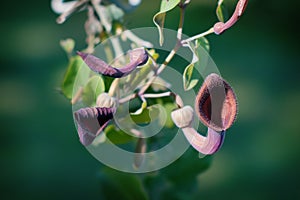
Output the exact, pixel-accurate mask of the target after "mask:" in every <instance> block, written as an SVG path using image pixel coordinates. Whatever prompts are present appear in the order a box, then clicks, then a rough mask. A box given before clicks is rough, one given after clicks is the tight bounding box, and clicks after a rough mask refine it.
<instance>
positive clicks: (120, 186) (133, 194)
mask: <svg viewBox="0 0 300 200" xmlns="http://www.w3.org/2000/svg"><path fill="white" fill-rule="evenodd" d="M99 181H100V186H101V193H102V194H103V195H104V196H105V199H122V200H147V199H149V198H148V196H147V193H146V191H145V189H144V187H143V184H142V181H141V179H139V177H138V176H137V175H135V174H128V173H124V172H119V171H116V170H113V169H111V168H107V167H104V168H103V169H102V170H101V174H100V177H99Z"/></svg>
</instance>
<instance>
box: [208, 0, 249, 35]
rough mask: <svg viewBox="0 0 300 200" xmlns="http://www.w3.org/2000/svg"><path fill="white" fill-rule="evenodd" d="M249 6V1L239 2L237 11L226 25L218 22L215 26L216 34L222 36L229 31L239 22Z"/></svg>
mask: <svg viewBox="0 0 300 200" xmlns="http://www.w3.org/2000/svg"><path fill="white" fill-rule="evenodd" d="M247 4H248V0H239V2H238V3H237V5H236V8H235V11H234V13H233V14H232V16H231V18H230V19H229V20H228V21H227V22H226V23H223V22H217V23H216V24H215V25H214V32H215V34H217V35H220V34H222V33H223V32H224V31H226V30H227V29H229V28H230V27H231V26H233V25H234V24H235V23H236V22H237V21H238V19H239V18H240V17H241V15H242V14H243V13H244V11H245V9H246V6H247Z"/></svg>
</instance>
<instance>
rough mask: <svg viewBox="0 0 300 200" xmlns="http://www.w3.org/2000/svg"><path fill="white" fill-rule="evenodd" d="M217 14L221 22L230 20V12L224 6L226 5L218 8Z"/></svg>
mask: <svg viewBox="0 0 300 200" xmlns="http://www.w3.org/2000/svg"><path fill="white" fill-rule="evenodd" d="M216 14H217V17H218V20H219V21H220V22H225V21H226V19H227V18H228V11H227V9H226V7H225V6H224V4H221V5H218V7H217V9H216Z"/></svg>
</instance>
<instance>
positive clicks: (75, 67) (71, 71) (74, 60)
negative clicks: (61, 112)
mask: <svg viewBox="0 0 300 200" xmlns="http://www.w3.org/2000/svg"><path fill="white" fill-rule="evenodd" d="M82 63H83V60H82V59H81V57H80V56H74V57H71V58H70V61H69V65H68V68H67V71H66V73H65V75H64V78H63V82H62V85H61V89H62V92H63V94H64V95H65V96H66V97H67V98H68V99H71V98H72V94H73V86H74V83H75V79H76V76H77V73H78V71H79V68H80V66H82Z"/></svg>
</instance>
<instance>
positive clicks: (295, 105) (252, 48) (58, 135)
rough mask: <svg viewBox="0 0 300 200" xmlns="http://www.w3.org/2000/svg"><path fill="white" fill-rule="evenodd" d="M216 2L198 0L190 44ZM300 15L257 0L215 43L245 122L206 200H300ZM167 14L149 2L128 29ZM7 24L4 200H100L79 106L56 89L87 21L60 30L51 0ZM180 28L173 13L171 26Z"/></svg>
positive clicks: (14, 5) (205, 184)
mask: <svg viewBox="0 0 300 200" xmlns="http://www.w3.org/2000/svg"><path fill="white" fill-rule="evenodd" d="M215 2H216V1H210V0H192V3H191V6H189V7H188V9H187V13H186V23H185V29H184V32H185V33H186V34H187V35H194V34H196V33H198V32H201V31H204V30H206V29H207V28H208V27H209V26H210V25H211V24H213V23H214V22H215V21H216V16H215V14H214V11H215ZM225 2H226V0H225ZM228 2H229V1H228ZM228 5H229V7H231V8H233V6H232V4H230V3H228ZM299 6H300V3H299V1H296V0H295V1H271V0H266V1H259V0H250V2H249V5H248V8H247V10H246V12H245V14H244V15H243V17H242V18H241V20H240V21H239V22H238V23H237V24H236V26H234V27H233V28H232V29H230V30H228V31H226V32H225V33H224V34H223V35H222V36H215V35H211V36H209V37H208V39H209V40H210V43H211V56H212V57H213V59H214V60H215V62H216V64H217V66H218V67H219V69H220V71H221V74H222V75H223V77H225V79H227V80H228V81H229V82H230V83H231V85H232V86H233V87H234V88H235V92H236V94H237V96H238V100H239V115H238V120H237V122H236V123H235V125H234V126H233V127H232V128H231V130H230V131H229V134H227V138H226V140H225V143H224V146H223V148H222V149H221V150H220V152H219V153H217V154H216V155H215V156H213V161H212V164H211V167H210V168H209V169H208V170H207V171H205V172H204V173H203V174H201V175H199V176H198V177H197V179H198V181H199V188H198V189H197V191H198V192H197V193H198V194H197V197H198V199H221V198H223V199H242V200H244V199H245V200H246V199H300V184H299V178H300V170H299V164H300V156H299V153H300V145H299V144H298V142H299V139H300V131H299V129H300V123H299V122H300V120H299V113H300V106H299V102H300V84H299V75H300V70H299V67H300V66H299V61H298V59H299V44H300V43H299V37H298V36H299V34H298V29H297V26H298V23H299V15H298V14H297V12H299V9H298V8H299ZM158 8H159V1H158V0H155V1H150V0H144V1H143V3H142V5H141V6H140V7H139V8H138V9H137V10H136V11H135V12H133V13H131V14H129V15H128V16H127V17H126V19H125V24H126V26H127V27H129V28H135V27H143V26H153V23H152V16H153V15H154V14H155V12H156V11H157V10H158ZM0 16H1V17H0V21H1V26H0V33H1V37H0V44H1V48H0V51H1V53H0V64H1V73H0V92H1V97H0V122H1V134H0V135H1V139H0V154H1V165H0V169H1V170H0V180H1V181H0V188H1V189H0V191H1V192H0V198H1V199H83V198H84V199H100V197H101V191H100V189H99V169H100V167H101V164H100V163H99V162H98V161H97V160H95V159H94V158H93V157H92V156H91V155H90V154H89V153H88V151H86V149H85V148H84V147H83V146H82V145H81V144H80V143H79V141H78V136H77V134H76V129H75V126H74V123H73V119H72V112H71V105H70V104H69V102H68V101H67V100H66V99H65V98H64V97H63V96H62V95H60V94H59V92H57V90H56V89H57V88H58V87H59V85H60V81H61V80H62V77H63V74H64V71H65V68H66V65H67V58H66V56H65V53H64V52H63V50H62V49H61V48H60V46H59V41H60V39H64V38H67V37H72V38H74V39H75V40H76V41H77V45H76V49H82V48H83V47H84V38H85V34H84V30H83V23H84V20H85V13H79V14H76V15H74V16H73V17H72V18H71V20H68V21H67V22H66V23H65V24H63V25H57V24H56V23H55V20H56V17H57V15H56V14H54V13H53V12H52V11H51V9H50V1H38V0H27V1H6V2H3V3H2V10H1V13H0ZM141 16H142V17H141ZM177 20H178V12H177V11H176V10H175V11H172V12H171V13H170V14H168V15H167V22H166V27H168V28H172V29H175V28H176V26H177ZM178 173H180V171H179V172H178ZM182 176H184V174H182Z"/></svg>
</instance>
